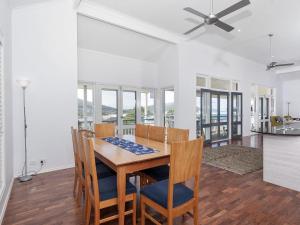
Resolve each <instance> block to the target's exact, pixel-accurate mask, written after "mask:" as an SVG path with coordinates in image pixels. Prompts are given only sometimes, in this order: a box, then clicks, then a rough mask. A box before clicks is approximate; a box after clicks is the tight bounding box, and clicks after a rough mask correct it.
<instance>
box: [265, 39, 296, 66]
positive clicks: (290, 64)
mask: <svg viewBox="0 0 300 225" xmlns="http://www.w3.org/2000/svg"><path fill="white" fill-rule="evenodd" d="M268 36H269V38H270V61H271V63H270V64H268V65H267V71H268V70H271V69H273V68H276V67H281V66H293V65H295V63H278V62H272V58H273V57H274V56H273V54H272V37H273V36H274V34H268Z"/></svg>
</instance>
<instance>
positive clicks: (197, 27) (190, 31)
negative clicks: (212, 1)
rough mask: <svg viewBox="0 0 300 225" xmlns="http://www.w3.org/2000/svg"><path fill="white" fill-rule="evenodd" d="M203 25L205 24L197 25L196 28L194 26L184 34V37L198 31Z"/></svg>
mask: <svg viewBox="0 0 300 225" xmlns="http://www.w3.org/2000/svg"><path fill="white" fill-rule="evenodd" d="M204 25H205V23H201V24H199V25H198V26H195V27H194V28H193V29H190V30H188V31H187V32H185V33H184V35H187V34H189V33H192V32H193V31H195V30H197V29H199V28H200V27H202V26H204Z"/></svg>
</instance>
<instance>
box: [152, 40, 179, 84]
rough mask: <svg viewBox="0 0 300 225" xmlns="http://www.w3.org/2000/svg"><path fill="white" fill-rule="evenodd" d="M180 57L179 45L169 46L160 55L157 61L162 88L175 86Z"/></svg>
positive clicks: (159, 81)
mask: <svg viewBox="0 0 300 225" xmlns="http://www.w3.org/2000/svg"><path fill="white" fill-rule="evenodd" d="M178 59H179V58H178V46H177V45H172V46H170V47H168V48H167V49H166V50H165V51H164V52H162V54H161V55H160V57H159V59H158V61H157V66H158V86H159V87H160V88H164V87H171V86H175V83H176V78H177V77H178ZM174 78H175V79H174Z"/></svg>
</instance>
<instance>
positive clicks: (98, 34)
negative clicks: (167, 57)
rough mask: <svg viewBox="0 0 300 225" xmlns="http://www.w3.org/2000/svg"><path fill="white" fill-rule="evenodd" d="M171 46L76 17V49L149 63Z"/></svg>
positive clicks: (96, 21)
mask: <svg viewBox="0 0 300 225" xmlns="http://www.w3.org/2000/svg"><path fill="white" fill-rule="evenodd" d="M170 45H171V44H170V43H168V42H165V41H162V40H159V39H155V38H152V37H148V36H146V35H142V34H139V33H136V32H133V31H130V30H127V29H123V28H120V27H117V26H114V25H111V24H108V23H105V22H101V21H99V20H95V19H91V18H88V17H85V16H81V15H79V16H78V47H79V48H85V49H90V50H94V51H101V52H106V53H109V54H114V55H120V56H124V57H130V58H135V59H140V60H145V61H150V62H155V61H157V60H158V58H159V56H160V55H161V53H162V52H163V51H164V50H165V49H166V48H168V47H169V46H170Z"/></svg>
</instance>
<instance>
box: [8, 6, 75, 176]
mask: <svg viewBox="0 0 300 225" xmlns="http://www.w3.org/2000/svg"><path fill="white" fill-rule="evenodd" d="M76 18H77V15H76V12H75V11H74V9H73V5H72V1H71V0H53V1H47V2H41V3H36V4H32V5H27V6H22V7H19V8H16V9H14V10H13V12H12V54H13V56H12V60H13V64H12V66H13V79H12V80H13V82H12V86H13V96H14V101H13V121H14V123H13V128H14V135H13V138H14V143H15V145H14V172H15V175H16V176H17V175H20V173H21V170H22V166H23V160H24V144H23V143H24V137H23V114H22V93H21V88H20V87H18V86H17V85H16V83H15V80H17V79H20V78H23V77H25V78H27V79H30V80H31V84H30V86H29V87H28V89H27V115H28V154H29V156H28V159H29V161H36V162H37V164H38V165H39V162H40V160H41V159H45V160H46V167H45V169H44V171H47V170H52V169H58V168H65V167H68V166H71V165H72V163H73V153H72V145H71V136H70V127H71V126H75V125H76V124H77V19H76ZM38 165H37V166H38Z"/></svg>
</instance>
